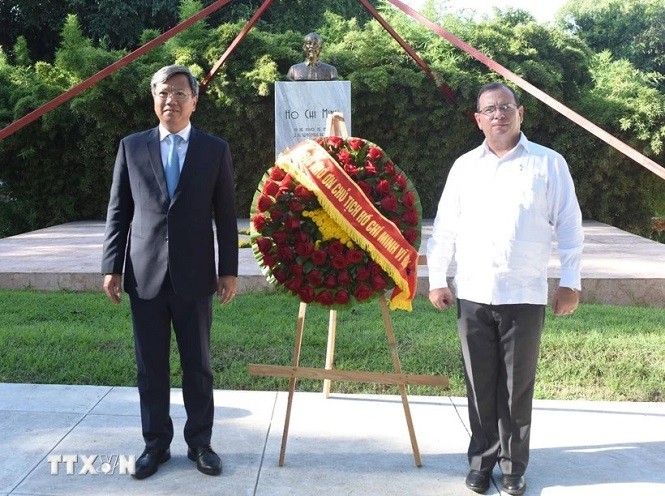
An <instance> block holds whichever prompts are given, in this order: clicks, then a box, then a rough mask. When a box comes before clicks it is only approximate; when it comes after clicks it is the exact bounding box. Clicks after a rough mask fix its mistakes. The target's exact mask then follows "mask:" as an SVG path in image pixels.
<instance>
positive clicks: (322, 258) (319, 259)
mask: <svg viewBox="0 0 665 496" xmlns="http://www.w3.org/2000/svg"><path fill="white" fill-rule="evenodd" d="M327 258H328V256H327V255H326V252H325V250H314V252H313V253H312V262H314V263H315V264H316V265H323V264H324V263H326V259H327Z"/></svg>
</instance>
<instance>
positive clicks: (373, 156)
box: [367, 146, 383, 161]
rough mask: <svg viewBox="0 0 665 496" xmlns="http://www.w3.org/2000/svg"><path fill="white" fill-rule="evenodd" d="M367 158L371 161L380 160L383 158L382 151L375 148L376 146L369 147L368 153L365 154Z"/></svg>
mask: <svg viewBox="0 0 665 496" xmlns="http://www.w3.org/2000/svg"><path fill="white" fill-rule="evenodd" d="M367 156H368V157H369V159H370V160H372V161H374V160H378V159H380V158H381V157H383V151H382V150H381V149H380V148H378V147H376V146H373V147H371V148H370V149H369V151H368V152H367Z"/></svg>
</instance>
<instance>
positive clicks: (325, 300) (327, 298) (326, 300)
mask: <svg viewBox="0 0 665 496" xmlns="http://www.w3.org/2000/svg"><path fill="white" fill-rule="evenodd" d="M316 301H317V302H318V303H321V305H326V306H330V305H332V304H333V303H334V301H335V300H334V298H333V295H332V294H331V293H330V291H328V290H327V289H324V290H323V291H321V292H320V293H319V294H318V295H316Z"/></svg>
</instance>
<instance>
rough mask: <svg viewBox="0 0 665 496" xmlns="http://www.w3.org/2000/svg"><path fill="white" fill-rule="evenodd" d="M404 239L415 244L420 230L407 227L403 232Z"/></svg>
mask: <svg viewBox="0 0 665 496" xmlns="http://www.w3.org/2000/svg"><path fill="white" fill-rule="evenodd" d="M402 234H403V236H404V239H406V240H407V241H408V242H409V243H410V244H412V245H413V244H415V243H416V240H417V239H418V231H415V230H414V229H407V230H406V231H404V232H403V233H402Z"/></svg>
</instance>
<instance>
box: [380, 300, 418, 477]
mask: <svg viewBox="0 0 665 496" xmlns="http://www.w3.org/2000/svg"><path fill="white" fill-rule="evenodd" d="M379 306H380V307H381V315H382V316H383V325H384V327H385V328H386V337H387V338H388V346H389V347H390V354H391V356H392V359H393V369H394V370H395V373H397V374H401V373H402V364H401V363H400V361H399V353H398V352H397V343H396V341H395V331H394V329H393V323H392V320H391V319H390V313H388V306H387V305H386V298H385V297H384V296H380V297H379ZM397 387H399V392H400V395H401V397H402V406H403V407H404V416H405V417H406V425H407V427H408V428H409V437H410V438H411V448H412V450H413V458H414V459H415V461H416V466H418V467H420V466H422V461H421V459H420V450H419V449H418V441H417V440H416V432H415V430H414V429H413V419H412V418H411V408H410V407H409V399H408V398H407V396H406V384H399V385H398V386H397Z"/></svg>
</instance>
